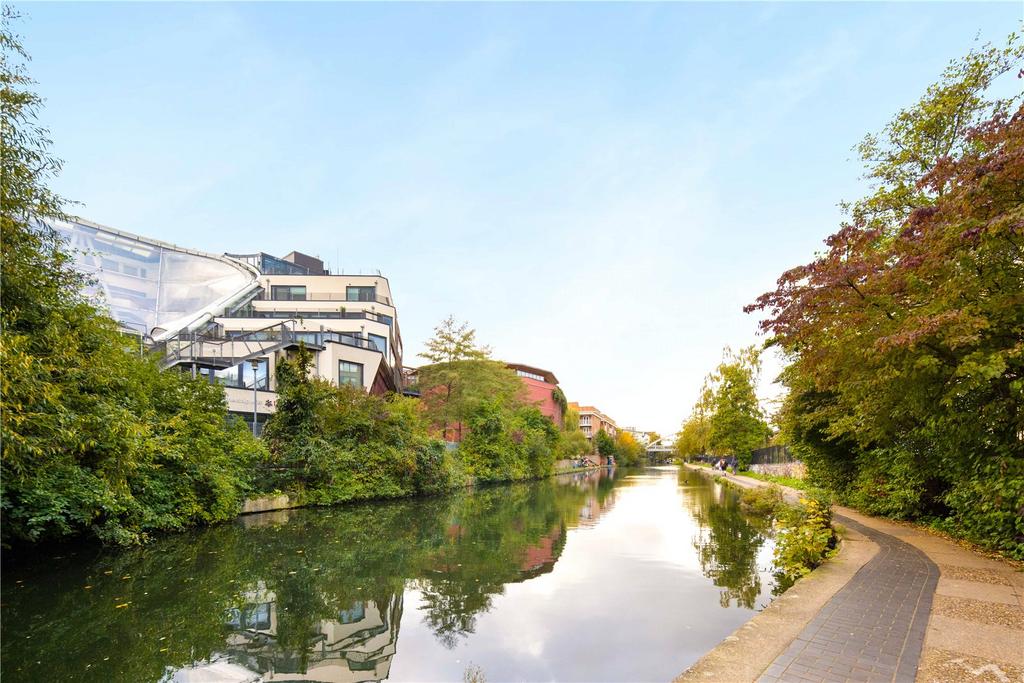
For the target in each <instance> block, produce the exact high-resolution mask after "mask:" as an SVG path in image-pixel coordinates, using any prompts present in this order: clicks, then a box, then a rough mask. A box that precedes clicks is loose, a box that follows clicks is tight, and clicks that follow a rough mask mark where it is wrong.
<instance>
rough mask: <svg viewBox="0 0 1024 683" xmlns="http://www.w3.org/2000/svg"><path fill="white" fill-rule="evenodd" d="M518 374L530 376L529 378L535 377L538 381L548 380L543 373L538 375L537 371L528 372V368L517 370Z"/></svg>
mask: <svg viewBox="0 0 1024 683" xmlns="http://www.w3.org/2000/svg"><path fill="white" fill-rule="evenodd" d="M516 374H517V375H519V376H520V377H528V378H529V379H535V380H537V381H538V382H544V381H546V380H545V379H544V378H543V377H542V376H541V375H538V374H537V373H535V372H527V371H526V370H516Z"/></svg>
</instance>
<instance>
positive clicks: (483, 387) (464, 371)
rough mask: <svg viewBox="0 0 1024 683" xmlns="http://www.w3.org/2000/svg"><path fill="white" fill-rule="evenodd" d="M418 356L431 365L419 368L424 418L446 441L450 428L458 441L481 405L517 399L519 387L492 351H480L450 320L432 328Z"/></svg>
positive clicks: (464, 328)
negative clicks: (465, 421)
mask: <svg viewBox="0 0 1024 683" xmlns="http://www.w3.org/2000/svg"><path fill="white" fill-rule="evenodd" d="M426 346H427V350H426V351H425V352H424V353H422V354H420V355H421V356H422V357H423V358H425V359H427V360H429V361H430V362H431V365H427V366H425V367H422V368H420V370H419V385H420V394H421V396H422V397H423V398H422V400H423V404H424V405H425V406H426V411H427V415H428V417H429V418H430V419H431V420H432V421H433V422H434V423H435V424H437V425H439V426H440V427H441V430H442V434H444V435H445V438H448V437H447V435H448V431H449V428H451V427H454V429H455V430H456V435H457V438H456V439H455V440H456V441H461V440H462V436H463V434H462V426H463V422H464V420H465V419H466V417H467V415H468V414H469V412H470V411H471V410H472V408H473V407H474V406H475V405H476V404H478V403H479V402H480V401H483V400H486V399H491V398H493V399H497V400H498V401H499V402H502V403H512V402H518V401H520V400H521V397H522V393H523V384H522V382H521V381H519V378H518V377H516V374H515V373H514V372H513V371H512V370H510V369H508V368H507V367H505V364H504V363H501V362H498V361H494V360H491V357H490V353H491V352H490V349H489V348H488V347H486V346H478V345H477V343H476V331H475V330H473V329H471V328H470V327H469V324H468V323H465V322H463V323H457V322H456V321H455V319H454V318H451V317H448V318H446V319H445V320H443V321H441V324H440V325H438V326H437V327H436V328H434V336H433V337H432V338H431V339H429V340H428V341H427V343H426Z"/></svg>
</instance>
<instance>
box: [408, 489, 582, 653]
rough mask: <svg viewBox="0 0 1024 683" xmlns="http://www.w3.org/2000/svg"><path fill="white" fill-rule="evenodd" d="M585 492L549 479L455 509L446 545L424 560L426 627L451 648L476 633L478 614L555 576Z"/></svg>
mask: <svg viewBox="0 0 1024 683" xmlns="http://www.w3.org/2000/svg"><path fill="white" fill-rule="evenodd" d="M586 496H587V490H586V489H583V488H580V487H578V486H574V485H564V484H562V483H560V482H557V481H552V480H547V481H541V482H537V483H535V484H528V485H527V484H520V485H513V486H504V487H500V488H490V489H483V490H481V491H478V492H476V493H475V494H473V495H470V496H465V497H462V498H459V499H458V500H457V501H456V502H455V504H454V505H453V507H452V509H451V512H450V514H451V517H450V523H449V524H448V525H447V529H446V533H445V535H444V543H443V544H442V545H441V546H440V547H438V548H435V549H434V550H433V552H432V553H431V554H430V556H429V557H428V558H426V566H425V567H424V568H423V571H422V574H421V575H422V576H423V580H421V581H420V582H418V583H417V587H418V588H419V589H420V591H421V593H422V596H423V605H424V606H423V611H424V621H425V623H426V624H427V625H428V626H429V627H430V629H431V630H432V631H433V632H434V634H435V635H436V636H437V638H438V640H439V641H440V642H441V643H442V644H443V645H444V646H445V647H447V648H449V649H451V648H453V647H454V646H455V645H456V644H457V643H458V641H459V639H460V638H462V637H465V636H467V635H468V634H470V633H473V631H474V629H475V627H476V617H477V615H479V614H481V613H483V612H486V611H488V610H489V609H490V607H491V604H492V598H493V596H494V595H499V594H501V593H503V592H504V586H505V584H507V583H514V582H517V581H522V580H525V579H527V578H529V577H531V576H536V575H537V574H538V573H542V572H543V571H550V569H551V568H552V567H553V566H554V563H555V561H556V560H557V557H558V555H560V554H561V551H562V547H563V545H564V539H565V529H566V527H567V526H568V525H569V524H573V525H575V522H576V519H577V516H578V513H579V508H580V506H581V505H582V503H583V500H584V499H585V497H586Z"/></svg>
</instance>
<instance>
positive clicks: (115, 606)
mask: <svg viewBox="0 0 1024 683" xmlns="http://www.w3.org/2000/svg"><path fill="white" fill-rule="evenodd" d="M130 604H132V602H131V600H129V601H128V602H122V603H121V604H120V605H114V609H121V608H122V607H127V606H128V605H130Z"/></svg>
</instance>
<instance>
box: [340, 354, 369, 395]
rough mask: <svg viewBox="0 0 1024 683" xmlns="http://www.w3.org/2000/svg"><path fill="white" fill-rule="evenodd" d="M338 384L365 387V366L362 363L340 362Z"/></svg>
mask: <svg viewBox="0 0 1024 683" xmlns="http://www.w3.org/2000/svg"><path fill="white" fill-rule="evenodd" d="M338 384H339V385H342V386H344V385H346V384H347V385H349V386H353V387H359V388H362V386H363V365H362V363H350V362H348V361H347V360H340V361H338Z"/></svg>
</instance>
